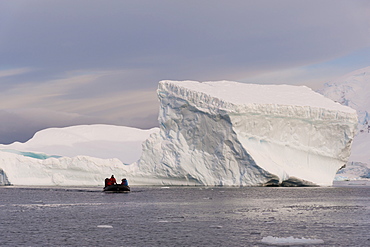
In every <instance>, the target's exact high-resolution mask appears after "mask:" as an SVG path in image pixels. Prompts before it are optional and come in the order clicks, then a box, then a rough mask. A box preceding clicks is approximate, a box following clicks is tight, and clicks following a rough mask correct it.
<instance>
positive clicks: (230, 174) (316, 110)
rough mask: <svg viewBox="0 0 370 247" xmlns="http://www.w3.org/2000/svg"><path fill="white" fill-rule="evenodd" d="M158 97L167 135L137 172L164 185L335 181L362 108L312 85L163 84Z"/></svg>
mask: <svg viewBox="0 0 370 247" xmlns="http://www.w3.org/2000/svg"><path fill="white" fill-rule="evenodd" d="M158 97H159V99H160V113H159V123H160V132H159V133H154V134H152V135H151V136H150V138H149V139H148V140H147V141H146V142H145V143H144V144H143V154H142V156H141V159H140V160H139V162H138V169H137V174H136V175H138V176H142V177H147V176H152V177H153V179H156V181H161V183H169V184H202V185H252V186H253V185H268V184H271V185H274V184H280V183H283V182H284V183H302V184H317V185H331V184H332V181H333V178H334V176H335V174H336V172H337V171H338V169H339V168H340V167H342V166H343V165H344V164H345V163H346V162H347V159H348V156H349V155H350V149H351V143H352V140H353V137H354V133H355V129H356V126H357V115H356V111H355V110H353V109H351V108H349V107H346V106H342V105H340V104H338V103H335V102H333V101H331V100H329V99H327V98H325V97H324V96H322V95H320V94H318V93H315V92H313V91H312V90H311V89H309V88H307V87H297V86H288V85H280V86H277V85H254V84H243V83H236V82H229V81H220V82H203V83H200V82H194V81H182V82H175V81H161V82H160V83H159V88H158ZM158 179H159V180H158Z"/></svg>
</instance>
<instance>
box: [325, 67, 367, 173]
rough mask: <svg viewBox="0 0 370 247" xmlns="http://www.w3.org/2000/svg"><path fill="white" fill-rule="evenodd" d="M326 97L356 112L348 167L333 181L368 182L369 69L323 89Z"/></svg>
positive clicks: (331, 83)
mask: <svg viewBox="0 0 370 247" xmlns="http://www.w3.org/2000/svg"><path fill="white" fill-rule="evenodd" d="M319 92H320V93H321V94H323V95H325V96H326V97H328V98H330V99H332V100H334V101H337V102H339V103H341V104H343V105H346V106H350V107H351V108H353V109H355V110H356V111H357V114H358V119H359V125H358V133H357V135H356V136H355V138H354V141H353V145H352V151H351V156H350V157H349V161H350V162H349V163H348V165H347V167H346V168H345V169H343V170H341V171H340V173H338V175H337V176H336V180H347V179H349V180H353V179H364V178H369V177H370V174H369V170H370V155H369V152H368V150H369V147H370V67H366V68H363V69H359V70H356V71H353V72H351V73H349V74H346V75H343V76H341V77H339V78H337V79H335V80H333V81H330V82H328V83H326V84H325V85H324V88H323V89H322V90H320V91H319Z"/></svg>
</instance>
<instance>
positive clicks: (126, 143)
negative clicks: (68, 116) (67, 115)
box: [0, 124, 158, 164]
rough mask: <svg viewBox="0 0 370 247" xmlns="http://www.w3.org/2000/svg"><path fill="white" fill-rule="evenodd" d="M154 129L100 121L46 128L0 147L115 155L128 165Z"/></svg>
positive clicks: (77, 153)
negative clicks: (21, 141)
mask: <svg viewBox="0 0 370 247" xmlns="http://www.w3.org/2000/svg"><path fill="white" fill-rule="evenodd" d="M157 131H158V128H153V129H150V130H141V129H137V128H130V127H125V126H114V125H104V124H94V125H78V126H71V127H66V128H49V129H45V130H41V131H39V132H37V133H36V134H35V135H34V137H33V138H32V139H30V140H29V141H27V142H25V143H19V142H15V143H12V144H9V145H0V150H1V149H13V150H18V151H25V152H36V153H44V154H48V155H56V156H66V157H75V156H80V155H83V156H91V157H96V158H101V159H111V158H117V159H119V160H121V161H122V162H123V163H125V164H131V163H133V162H135V161H137V160H138V159H139V158H140V155H141V144H142V142H143V141H144V140H146V139H147V138H148V137H149V135H150V134H151V133H154V132H157Z"/></svg>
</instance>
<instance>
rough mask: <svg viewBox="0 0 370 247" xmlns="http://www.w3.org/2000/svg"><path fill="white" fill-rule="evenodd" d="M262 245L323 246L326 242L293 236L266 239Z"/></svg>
mask: <svg viewBox="0 0 370 247" xmlns="http://www.w3.org/2000/svg"><path fill="white" fill-rule="evenodd" d="M261 242H262V243H264V244H268V245H297V244H298V245H306V244H307V245H308V244H323V243H324V241H323V240H322V239H312V238H294V237H292V236H290V237H287V238H279V237H272V236H268V237H264V238H262V240H261Z"/></svg>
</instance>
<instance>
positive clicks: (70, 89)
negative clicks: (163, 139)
mask: <svg viewBox="0 0 370 247" xmlns="http://www.w3.org/2000/svg"><path fill="white" fill-rule="evenodd" d="M369 11H370V3H369V2H368V1H362V0H358V1H344V0H320V1H319V0H313V1H299V0H298V1H297V0H282V1H274V0H261V1H244V0H231V1H221V0H213V1H195V0H187V1H171V0H166V1H165V0H158V1H151V0H145V1H144V0H143V1H141V0H138V1H129V0H127V1H118V0H117V1H115V0H111V1H95V0H79V1H72V0H56V1H44V0H35V1H27V0H14V1H2V2H0V65H1V67H0V90H1V93H0V110H3V111H8V110H9V109H25V108H27V109H28V108H37V109H44V110H47V111H52V112H55V113H56V114H55V115H59V116H62V115H63V114H66V115H68V114H77V115H78V116H85V117H86V118H84V120H83V121H82V120H81V121H80V120H78V121H77V120H76V119H74V118H72V117H65V118H64V119H65V120H63V121H62V119H60V118H55V120H53V121H54V122H53V123H51V122H48V119H49V118H51V115H53V114H51V115H50V114H49V115H50V117H49V118H48V117H46V116H43V117H40V115H37V116H38V117H39V119H37V118H36V116H31V115H32V114H29V115H27V117H28V119H30V121H31V122H32V121H33V123H34V124H33V125H34V126H37V127H32V128H31V127H28V126H27V125H22V126H21V125H20V126H19V127H18V129H19V131H18V132H17V133H18V134H15V132H6V131H5V130H4V128H5V127H4V128H3V130H4V131H1V126H0V142H2V140H5V139H6V140H7V141H10V140H12V136H13V139H14V140H18V139H19V140H20V137H16V136H30V134H29V133H33V132H34V131H35V129H40V128H46V127H48V126H49V125H50V126H55V125H56V124H57V120H58V121H60V123H63V124H61V125H68V124H69V125H72V124H77V123H93V122H102V123H103V122H104V123H113V124H125V125H130V126H138V127H150V126H154V125H155V123H156V112H157V111H158V109H157V108H158V107H157V106H156V104H157V101H156V99H155V88H156V87H157V83H158V81H160V80H163V79H174V80H184V79H193V80H220V79H228V80H242V79H245V78H249V77H250V78H253V77H258V76H261V75H264V74H271V73H272V74H271V75H272V76H273V75H274V74H273V72H274V71H278V70H282V71H287V70H289V69H294V68H297V67H300V66H306V65H310V64H318V63H322V62H325V61H329V60H332V59H335V58H339V57H341V56H345V55H346V54H350V53H351V52H354V51H356V50H359V49H362V48H364V47H368V46H369V44H370V43H369V42H370V35H369V33H370V26H369V25H370V24H369V23H370V15H368V13H369ZM284 74H286V75H287V74H289V72H287V73H284ZM265 78H269V77H268V76H267V77H265ZM270 78H271V77H270ZM294 79H298V78H297V76H296V77H294ZM306 81H307V80H304V79H302V82H306ZM298 83H299V82H298ZM150 92H151V93H150ZM133 96H134V97H133ZM4 114H5V113H4ZM7 114H8V113H7ZM14 114H15V113H14ZM17 114H18V115H17ZM19 114H20V113H19V112H18V113H16V115H17V116H18V117H22V118H25V114H24V113H22V114H20V115H19ZM6 116H7V115H6V114H5V115H3V117H2V119H3V118H4V119H5V118H6ZM68 116H69V115H68ZM12 119H14V121H16V117H15V116H14V117H13V118H11V117H8V118H7V120H6V121H8V122H9V121H10V120H12ZM12 121H13V120H12ZM0 125H4V126H5V125H6V124H5V122H4V123H3V124H2V123H0ZM14 128H15V127H14ZM5 129H6V128H5ZM27 129H29V130H28V132H27V131H26V130H27ZM5 132H6V133H13V134H5ZM26 132H27V133H28V134H25V133H26ZM22 133H23V134H22ZM5 136H7V137H6V138H5ZM4 138H5V139H4ZM23 139H25V137H23ZM23 139H22V140H23Z"/></svg>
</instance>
